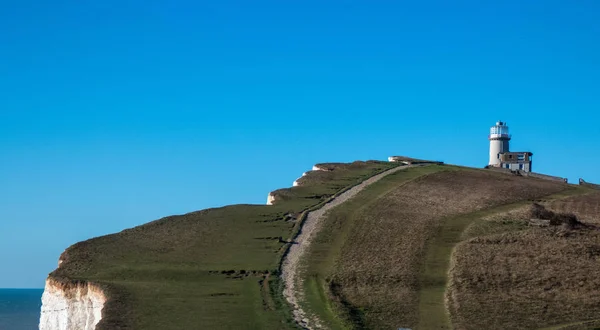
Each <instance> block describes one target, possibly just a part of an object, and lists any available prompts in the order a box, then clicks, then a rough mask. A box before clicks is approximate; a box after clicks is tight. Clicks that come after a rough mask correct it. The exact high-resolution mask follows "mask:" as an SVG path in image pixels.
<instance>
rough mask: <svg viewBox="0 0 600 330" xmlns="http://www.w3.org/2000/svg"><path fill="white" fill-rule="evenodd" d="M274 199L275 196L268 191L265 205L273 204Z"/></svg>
mask: <svg viewBox="0 0 600 330" xmlns="http://www.w3.org/2000/svg"><path fill="white" fill-rule="evenodd" d="M274 201H275V196H274V195H273V194H272V193H269V196H267V205H273V202H274Z"/></svg>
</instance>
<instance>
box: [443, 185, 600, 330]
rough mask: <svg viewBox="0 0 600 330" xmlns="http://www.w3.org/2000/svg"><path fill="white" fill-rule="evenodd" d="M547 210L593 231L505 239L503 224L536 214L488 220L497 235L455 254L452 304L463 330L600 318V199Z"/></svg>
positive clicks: (560, 203) (516, 234)
mask: <svg viewBox="0 0 600 330" xmlns="http://www.w3.org/2000/svg"><path fill="white" fill-rule="evenodd" d="M545 204H546V205H547V207H548V208H549V209H551V210H553V211H555V212H564V213H574V214H575V215H577V217H579V219H580V220H581V221H583V222H584V224H587V226H575V227H574V228H575V229H569V227H568V226H564V225H561V226H549V227H546V228H533V227H524V228H521V229H524V230H520V231H513V230H509V231H508V232H505V233H501V232H500V231H501V230H500V229H499V228H501V226H498V225H499V224H502V222H503V221H510V222H511V223H521V224H522V223H524V222H525V223H526V222H527V221H528V220H529V219H528V218H529V217H530V216H531V214H528V213H527V212H526V210H525V209H521V210H519V211H517V212H513V213H510V214H503V215H498V216H496V217H494V218H493V219H487V220H488V221H491V222H495V225H494V226H492V228H494V230H493V231H491V232H488V233H492V234H491V235H486V236H481V237H475V238H472V239H470V240H468V241H466V242H465V243H463V244H461V245H459V246H458V247H457V249H456V251H455V253H454V255H453V267H452V269H451V276H450V285H449V289H448V294H447V297H448V305H449V309H450V312H451V315H452V321H453V325H454V327H455V328H456V329H532V328H542V327H549V326H555V325H560V324H568V323H573V322H579V321H585V320H590V319H598V318H600V278H599V277H598V276H597V274H599V273H600V230H599V229H598V228H597V226H595V225H593V224H598V223H600V213H598V208H599V207H598V206H599V205H600V193H596V194H592V195H584V196H577V197H570V198H567V199H564V200H557V201H550V202H547V203H545ZM471 231H472V232H471V233H470V235H469V236H473V234H482V233H475V232H473V230H471ZM581 327H582V328H584V329H585V326H583V325H582V326H581ZM575 328H577V327H575Z"/></svg>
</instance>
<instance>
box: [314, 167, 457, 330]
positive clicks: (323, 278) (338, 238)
mask: <svg viewBox="0 0 600 330" xmlns="http://www.w3.org/2000/svg"><path fill="white" fill-rule="evenodd" d="M448 169H449V168H448V167H442V166H427V167H417V168H411V169H407V170H403V171H399V172H396V173H393V174H390V175H388V176H386V177H384V178H382V179H381V180H379V181H378V182H376V183H374V184H373V185H371V186H369V187H368V188H367V189H365V190H364V191H363V192H361V193H359V194H358V195H357V196H356V197H355V198H353V199H351V200H349V201H347V202H346V203H345V204H344V207H338V208H335V209H333V210H332V211H331V212H330V213H329V214H328V217H329V219H331V220H333V221H335V223H332V222H329V223H328V224H327V225H325V226H324V228H323V229H322V230H321V231H320V232H319V235H318V236H317V238H316V239H315V241H314V242H313V243H312V246H311V248H310V252H309V255H308V257H307V259H308V260H310V262H309V263H308V265H307V266H308V267H307V273H306V275H305V276H306V279H305V283H306V292H305V297H306V309H307V310H309V311H310V312H311V313H313V314H316V315H317V316H318V317H319V319H320V320H322V321H323V322H324V324H325V325H326V326H327V327H328V328H331V329H344V328H348V327H355V326H358V327H360V326H361V325H364V324H363V323H364V320H363V319H362V318H363V315H362V313H361V311H360V310H358V309H357V310H354V309H352V306H350V305H348V303H347V302H346V301H344V300H343V299H340V296H339V295H336V294H335V290H336V287H335V283H334V284H332V283H331V278H329V277H328V276H327V275H328V274H332V273H333V272H334V271H335V267H336V261H337V260H338V259H339V257H340V254H341V251H342V249H343V246H344V244H347V242H348V240H349V235H350V231H351V229H352V228H353V226H354V224H355V223H356V221H360V220H359V219H363V218H364V217H365V216H366V215H367V214H368V212H370V211H371V208H372V207H373V203H374V202H375V201H376V200H377V199H378V198H379V197H381V196H382V195H385V194H387V193H388V192H389V191H391V190H393V189H397V188H398V185H401V184H403V183H406V182H409V181H410V180H414V179H416V178H418V177H421V176H423V175H427V174H430V173H435V172H438V171H442V170H448ZM332 291H333V292H332Z"/></svg>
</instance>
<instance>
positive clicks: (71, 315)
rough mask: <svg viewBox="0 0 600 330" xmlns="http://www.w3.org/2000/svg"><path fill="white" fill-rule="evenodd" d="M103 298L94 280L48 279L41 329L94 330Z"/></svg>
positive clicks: (43, 300)
mask: <svg viewBox="0 0 600 330" xmlns="http://www.w3.org/2000/svg"><path fill="white" fill-rule="evenodd" d="M105 302H106V298H105V296H104V293H102V290H101V289H100V288H98V287H97V286H95V285H93V284H88V283H81V284H72V285H71V284H67V285H63V284H61V283H59V282H56V281H53V280H52V279H48V280H47V281H46V287H45V289H44V294H43V295H42V313H41V316H40V330H94V329H95V328H96V325H97V324H98V322H100V319H101V318H102V308H103V307H104V303H105Z"/></svg>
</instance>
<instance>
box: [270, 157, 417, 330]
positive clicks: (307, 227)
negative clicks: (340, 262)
mask: <svg viewBox="0 0 600 330" xmlns="http://www.w3.org/2000/svg"><path fill="white" fill-rule="evenodd" d="M410 167H413V166H411V165H409V166H399V167H395V168H392V169H390V170H387V171H385V172H383V173H380V174H377V175H375V176H372V177H370V178H369V179H367V180H365V181H363V182H361V183H360V184H358V185H356V186H354V187H352V188H350V189H349V190H347V191H345V192H344V193H342V194H340V195H339V196H337V197H336V198H334V199H333V200H331V201H330V202H329V203H327V204H325V205H323V206H322V207H321V208H320V209H318V210H315V211H312V212H310V213H309V214H308V215H307V217H306V220H305V221H304V224H303V225H302V228H301V229H300V234H299V235H298V237H296V240H295V242H294V243H295V244H292V246H291V247H290V250H289V251H288V254H287V255H286V257H285V259H284V260H283V265H282V269H281V277H282V279H283V282H284V289H283V295H284V296H285V298H286V299H287V301H288V302H289V303H290V304H291V305H292V308H293V313H294V319H295V320H296V322H298V324H299V325H300V326H301V327H303V328H305V329H319V328H322V325H321V323H320V322H319V320H317V319H316V317H315V316H313V315H308V314H307V313H306V312H305V311H304V310H303V309H302V307H301V306H300V302H301V301H302V299H303V289H302V283H301V279H302V276H300V275H301V274H300V272H302V271H303V269H302V267H300V266H299V264H300V261H301V259H302V257H303V256H304V254H305V253H306V251H307V249H308V247H309V246H310V243H311V241H312V239H313V237H315V235H316V233H317V232H318V231H319V229H320V227H321V223H322V221H323V219H325V213H327V211H329V210H331V209H332V208H334V207H336V206H338V205H340V204H342V203H344V202H345V201H347V200H349V199H350V198H352V197H354V196H356V194H358V193H359V192H360V191H362V190H363V189H365V188H366V187H367V186H369V185H371V184H373V183H375V182H377V181H379V180H380V179H381V178H383V177H385V176H387V175H389V174H392V173H394V172H397V171H401V170H404V169H407V168H410Z"/></svg>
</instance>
